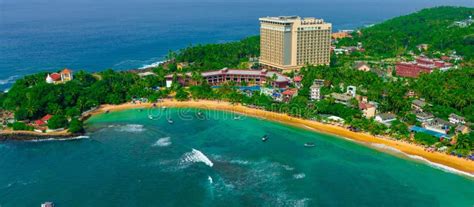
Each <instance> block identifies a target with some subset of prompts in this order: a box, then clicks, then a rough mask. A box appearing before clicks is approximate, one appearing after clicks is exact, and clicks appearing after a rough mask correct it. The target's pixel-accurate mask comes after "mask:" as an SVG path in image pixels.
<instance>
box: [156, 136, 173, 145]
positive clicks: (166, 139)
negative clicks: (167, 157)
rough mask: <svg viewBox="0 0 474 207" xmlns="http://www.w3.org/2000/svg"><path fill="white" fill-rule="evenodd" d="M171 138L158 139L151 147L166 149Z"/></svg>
mask: <svg viewBox="0 0 474 207" xmlns="http://www.w3.org/2000/svg"><path fill="white" fill-rule="evenodd" d="M171 143H172V142H171V137H163V138H160V139H158V141H156V142H155V143H154V144H153V145H152V146H153V147H167V146H170V145H171Z"/></svg>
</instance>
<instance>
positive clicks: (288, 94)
mask: <svg viewBox="0 0 474 207" xmlns="http://www.w3.org/2000/svg"><path fill="white" fill-rule="evenodd" d="M281 94H282V95H283V101H285V102H288V101H290V100H291V99H292V98H294V97H296V96H297V95H298V89H296V88H289V89H286V90H285V91H283V92H282V93H281Z"/></svg>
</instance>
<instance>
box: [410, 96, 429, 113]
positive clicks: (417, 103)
mask: <svg viewBox="0 0 474 207" xmlns="http://www.w3.org/2000/svg"><path fill="white" fill-rule="evenodd" d="M427 105H428V104H427V103H426V102H425V100H424V99H416V100H413V101H412V102H411V108H412V109H413V110H414V111H419V112H423V109H424V108H425V107H426V106H427Z"/></svg>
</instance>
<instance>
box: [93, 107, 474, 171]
mask: <svg viewBox="0 0 474 207" xmlns="http://www.w3.org/2000/svg"><path fill="white" fill-rule="evenodd" d="M156 106H157V107H162V106H166V107H177V108H200V109H208V110H223V111H230V112H234V113H240V114H245V115H248V116H253V117H258V118H263V119H267V120H271V121H276V122H280V123H284V124H287V125H292V126H296V127H300V128H303V129H310V130H314V131H317V132H321V133H326V134H330V135H335V136H339V137H344V138H348V139H351V140H354V141H357V142H358V143H361V144H364V145H366V146H368V147H372V148H374V149H377V150H380V151H385V152H389V153H392V154H396V155H402V154H401V153H393V152H394V150H390V148H393V149H396V150H398V151H401V152H403V153H405V154H408V155H411V157H413V156H416V157H421V158H424V159H426V160H428V161H430V162H433V163H438V164H441V165H444V166H447V167H450V168H454V169H456V170H459V171H462V172H465V173H467V174H469V175H470V176H471V177H472V176H474V162H473V161H469V160H466V159H462V158H458V157H455V156H450V155H448V154H444V153H440V152H427V151H425V149H424V148H423V147H421V146H417V145H415V144H410V143H406V142H402V141H398V140H394V139H389V138H381V137H375V136H372V135H370V134H367V133H361V132H352V131H350V130H348V129H346V128H344V127H340V126H335V125H331V124H324V123H321V122H317V121H311V120H305V119H301V118H295V117H291V116H288V115H286V114H280V113H275V112H269V111H264V110H260V109H255V108H250V107H246V106H242V105H240V104H235V105H233V104H231V103H228V102H218V101H206V100H199V101H184V102H178V101H174V100H164V101H163V102H159V103H157V104H156ZM150 107H153V104H150V103H142V104H132V103H127V104H121V105H103V106H101V107H100V108H98V109H97V110H95V111H93V112H91V113H90V114H89V115H95V114H100V113H105V112H107V111H109V112H113V111H120V110H127V109H134V108H150ZM377 146H378V147H377ZM380 146H382V147H380ZM405 157H406V156H405Z"/></svg>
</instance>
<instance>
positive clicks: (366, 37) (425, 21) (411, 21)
mask: <svg viewBox="0 0 474 207" xmlns="http://www.w3.org/2000/svg"><path fill="white" fill-rule="evenodd" d="M469 16H474V8H465V7H436V8H430V9H423V10H421V11H419V12H415V13H413V14H410V15H406V16H401V17H396V18H393V19H390V20H387V21H385V22H383V23H380V24H376V25H374V26H372V27H368V28H364V29H362V30H361V34H360V35H359V34H357V33H354V34H353V36H354V38H353V39H349V38H346V39H344V40H342V41H341V42H340V45H356V44H357V42H362V43H363V45H364V47H365V49H366V51H367V54H369V55H373V56H383V57H393V56H396V55H401V54H404V53H406V52H408V51H410V50H412V51H415V52H416V51H417V49H416V46H417V45H419V44H429V45H430V48H429V50H430V51H442V52H445V51H450V50H456V51H457V52H458V54H461V55H463V56H465V58H466V59H467V60H472V59H473V58H474V35H473V34H474V24H473V25H471V26H470V27H466V28H460V27H457V26H452V25H453V23H454V22H455V21H461V20H465V19H468V17H469Z"/></svg>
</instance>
